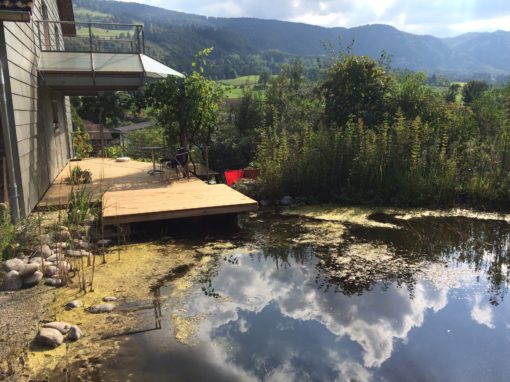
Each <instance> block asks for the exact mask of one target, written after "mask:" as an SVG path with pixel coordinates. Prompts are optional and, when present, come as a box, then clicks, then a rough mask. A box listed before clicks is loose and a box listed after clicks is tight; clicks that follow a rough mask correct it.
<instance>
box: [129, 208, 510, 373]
mask: <svg viewBox="0 0 510 382" xmlns="http://www.w3.org/2000/svg"><path fill="white" fill-rule="evenodd" d="M277 223H278V224H275V225H274V226H272V228H269V226H268V225H267V224H265V222H264V221H262V222H259V224H256V225H254V226H251V227H248V228H247V229H248V230H251V231H252V232H253V235H254V236H253V237H252V239H253V240H254V241H256V242H257V247H256V248H258V249H256V250H255V251H253V247H250V250H248V249H245V248H243V247H241V248H237V249H235V250H233V251H230V252H229V255H228V256H227V255H225V256H218V257H217V258H216V263H215V264H214V265H213V266H212V268H210V269H208V271H207V272H204V273H203V274H201V275H200V276H199V277H198V278H197V285H196V286H195V287H193V288H192V289H191V290H190V291H189V292H188V293H187V294H186V295H185V296H183V297H182V298H181V299H180V301H173V300H172V299H169V300H168V301H167V303H168V305H167V307H166V309H167V314H168V316H170V315H172V314H173V315H179V316H180V317H185V318H186V317H189V318H193V317H195V318H196V317H200V319H198V320H197V321H196V324H197V328H196V334H195V336H193V339H192V340H191V343H190V344H187V345H183V344H179V343H176V342H175V340H174V339H173V336H172V335H171V333H170V327H169V325H168V324H167V325H166V327H164V328H163V331H162V332H161V331H160V332H155V333H151V334H147V335H143V336H139V337H137V338H136V339H135V340H134V341H133V343H132V345H133V346H135V350H133V348H130V350H129V351H128V350H125V349H124V350H123V351H124V353H123V354H124V357H128V356H129V355H131V356H133V354H136V358H137V360H138V362H140V363H141V364H143V365H145V366H144V370H135V371H134V375H135V376H136V375H138V376H141V375H144V378H146V379H147V380H149V379H150V380H158V379H160V380H165V376H166V378H167V377H168V375H173V376H174V377H175V379H177V380H178V379H182V380H197V381H198V380H200V381H204V380H237V381H244V380H245V381H252V380H253V381H256V380H265V381H307V380H312V381H329V380H340V381H343V380H360V381H371V380H373V381H396V380H399V381H400V380H402V381H404V380H405V381H458V380H462V381H485V380H490V381H504V380H507V378H508V376H509V375H510V363H509V362H508V360H509V358H510V305H509V304H508V302H507V301H506V299H505V294H506V290H507V285H508V270H507V266H508V263H509V254H508V243H509V235H510V228H509V227H508V225H507V223H502V222H494V221H478V220H473V219H464V218H461V219H459V218H454V219H448V218H441V219H438V218H433V219H432V218H426V219H414V220H410V221H406V222H403V223H402V227H400V228H401V229H393V230H392V229H388V228H383V227H359V226H358V227H350V228H349V229H348V230H347V231H346V232H345V233H344V236H345V240H344V241H343V242H341V243H340V242H338V241H337V242H335V245H334V247H333V248H324V246H318V247H315V246H313V245H310V244H303V243H302V242H300V241H299V240H296V238H299V237H300V236H302V235H306V234H307V232H303V231H302V230H301V229H300V228H299V227H301V223H302V222H300V220H299V218H295V217H293V218H290V219H288V218H287V219H283V220H282V221H279V222H277ZM308 223H309V222H308ZM291 227H294V229H291ZM314 229H315V228H314ZM305 231H306V230H305ZM328 232H331V227H330V226H328ZM275 243H283V244H282V245H280V246H276V245H275ZM296 243H298V244H296ZM363 246H369V247H371V248H374V250H375V251H376V252H377V251H378V250H379V251H382V252H381V253H380V254H379V255H380V256H382V259H383V260H384V262H386V263H387V264H390V265H391V262H392V261H397V260H398V268H400V269H397V271H393V270H391V271H389V272H383V271H380V270H378V269H377V267H379V268H381V269H383V268H384V267H383V265H381V262H380V261H378V260H377V259H376V258H373V257H372V256H369V255H367V254H364V255H359V256H358V255H356V253H358V254H359V253H360V251H361V249H360V248H362V247H363ZM248 253H249V254H248ZM353 256H354V261H351V262H348V261H347V260H338V259H345V258H349V257H353ZM356 256H357V257H356ZM384 256H386V257H387V258H386V257H384ZM331 258H336V260H335V261H333V264H334V266H332V265H331V261H329V260H331ZM360 259H362V260H360ZM363 259H364V260H366V261H365V262H362V268H363V269H364V270H365V271H366V272H364V273H363V274H359V275H358V276H357V277H358V279H356V280H351V279H349V278H347V279H346V278H345V277H344V276H343V275H344V274H343V273H341V274H340V276H339V274H338V269H339V268H338V266H337V265H338V264H341V266H342V267H344V268H342V269H343V271H346V272H347V274H349V270H353V271H352V272H351V273H353V274H356V272H358V273H359V271H360V270H359V269H358V268H359V267H357V265H359V263H360V261H364V260H363ZM367 259H368V260H367ZM328 261H329V262H328ZM351 263H352V264H351ZM345 264H348V265H345ZM349 264H351V265H349ZM374 264H377V265H374ZM390 268H391V267H390ZM365 274H366V275H368V276H367V278H366V279H364V275H365ZM360 279H361V280H360ZM167 292H168V291H167ZM136 349H143V351H136ZM121 357H122V353H121ZM133 365H134V364H133ZM133 367H134V368H136V367H135V366H133ZM148 370H150V371H151V372H150V374H147V373H148Z"/></svg>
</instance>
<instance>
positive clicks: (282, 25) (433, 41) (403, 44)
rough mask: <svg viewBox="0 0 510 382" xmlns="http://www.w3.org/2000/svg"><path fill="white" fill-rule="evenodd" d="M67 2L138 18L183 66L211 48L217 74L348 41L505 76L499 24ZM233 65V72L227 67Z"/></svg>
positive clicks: (408, 63)
mask: <svg viewBox="0 0 510 382" xmlns="http://www.w3.org/2000/svg"><path fill="white" fill-rule="evenodd" d="M73 3H74V7H75V18H76V20H77V21H94V22H118V23H141V24H144V30H145V38H146V41H147V47H148V49H149V53H150V54H151V55H153V56H155V57H156V58H158V59H160V60H161V61H163V62H165V63H167V64H169V65H171V66H173V67H175V68H176V69H178V70H181V71H186V70H188V69H189V65H190V62H191V61H192V58H193V55H194V54H195V53H196V52H198V51H200V50H202V49H204V48H207V47H214V48H215V51H214V56H213V57H212V58H213V59H214V62H215V63H216V67H215V68H216V69H215V70H216V72H215V76H216V77H232V76H234V75H236V74H239V75H241V74H257V70H261V68H263V67H264V66H269V69H273V66H274V67H276V66H277V64H279V63H281V62H284V61H288V60H291V59H292V58H294V57H300V58H303V59H305V60H313V59H315V58H316V57H322V56H324V55H325V45H331V46H332V47H339V46H343V47H346V46H351V53H352V54H357V55H368V56H371V57H374V58H378V57H380V55H381V53H382V52H383V51H384V52H386V54H387V55H388V56H389V57H390V59H391V66H392V67H393V68H400V69H409V70H412V71H424V72H427V73H429V74H442V75H445V76H446V77H448V78H449V79H451V80H466V79H472V78H479V79H486V80H494V79H500V80H501V79H506V78H507V77H508V76H509V75H510V32H505V31H497V32H492V33H467V34H463V35H460V36H457V37H452V38H438V37H434V36H430V35H416V34H411V33H407V32H403V31H400V30H398V29H396V28H394V27H392V26H389V25H382V24H376V25H366V26H360V27H354V28H342V27H338V28H325V27H320V26H315V25H308V24H303V23H294V22H285V21H278V20H266V19H256V18H215V17H206V16H199V15H193V14H187V13H182V12H176V11H171V10H167V9H163V8H158V7H153V6H149V5H144V4H138V3H129V2H118V1H105V0H74V1H73ZM257 60H258V61H259V62H257ZM229 65H230V67H231V68H229ZM271 65H273V66H271ZM232 68H234V69H236V73H232V72H231V70H230V71H229V69H232ZM213 69H214V68H213Z"/></svg>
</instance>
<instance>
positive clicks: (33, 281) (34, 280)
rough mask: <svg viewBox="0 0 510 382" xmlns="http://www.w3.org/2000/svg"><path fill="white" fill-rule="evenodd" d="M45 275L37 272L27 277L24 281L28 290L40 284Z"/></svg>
mask: <svg viewBox="0 0 510 382" xmlns="http://www.w3.org/2000/svg"><path fill="white" fill-rule="evenodd" d="M42 278H43V274H42V272H39V271H37V272H35V273H34V274H32V275H30V276H28V277H26V278H24V279H23V285H24V286H25V287H27V288H31V287H34V286H36V285H37V284H39V282H40V281H41V280H42Z"/></svg>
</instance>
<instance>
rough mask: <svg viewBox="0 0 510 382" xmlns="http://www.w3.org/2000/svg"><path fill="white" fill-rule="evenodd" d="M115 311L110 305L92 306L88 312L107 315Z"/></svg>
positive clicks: (113, 306)
mask: <svg viewBox="0 0 510 382" xmlns="http://www.w3.org/2000/svg"><path fill="white" fill-rule="evenodd" d="M113 309H115V305H113V304H110V303H105V304H96V305H92V306H91V307H90V308H89V309H88V311H89V312H90V313H109V312H111V311H113Z"/></svg>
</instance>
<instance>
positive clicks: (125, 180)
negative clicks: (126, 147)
mask: <svg viewBox="0 0 510 382" xmlns="http://www.w3.org/2000/svg"><path fill="white" fill-rule="evenodd" d="M76 165H78V166H80V167H81V169H82V170H89V171H90V172H91V173H92V183H90V184H86V185H83V186H80V187H83V188H85V189H86V190H87V191H88V192H90V195H91V198H92V200H94V201H102V203H103V222H104V224H105V225H116V224H127V223H133V222H143V221H153V220H163V219H175V218H183V217H195V216H206V215H216V214H229V213H241V212H249V211H256V210H257V208H258V205H257V202H256V201H255V200H253V199H250V198H248V197H247V196H245V195H243V194H241V193H239V192H237V191H235V190H233V189H231V188H230V187H228V186H226V185H223V184H216V185H209V184H206V183H205V182H202V181H201V180H199V179H197V178H193V177H192V178H190V179H189V180H188V179H173V180H169V179H168V176H167V175H165V176H164V177H161V176H160V175H149V174H148V173H147V172H148V171H149V170H151V169H152V164H151V163H146V162H136V161H130V162H125V163H118V162H115V160H113V159H102V158H89V159H84V160H82V161H79V162H69V164H68V165H67V166H66V167H65V168H64V170H63V171H62V172H61V173H60V174H59V175H58V176H57V178H56V179H55V181H54V182H53V184H52V185H51V187H50V188H49V189H48V190H47V192H46V193H45V195H44V197H43V198H42V199H41V201H40V202H39V205H38V206H39V207H51V206H65V205H66V204H67V202H68V199H69V194H70V193H71V190H72V189H73V187H74V188H75V189H76V188H77V187H76V186H71V185H69V184H66V182H65V178H67V177H69V174H70V170H71V168H72V167H74V166H76Z"/></svg>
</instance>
